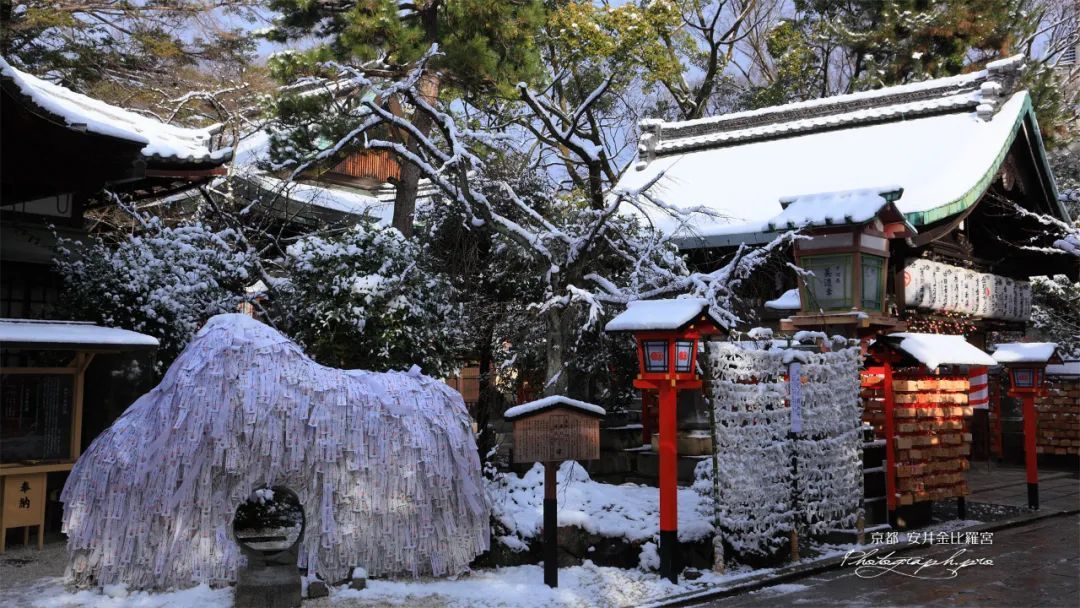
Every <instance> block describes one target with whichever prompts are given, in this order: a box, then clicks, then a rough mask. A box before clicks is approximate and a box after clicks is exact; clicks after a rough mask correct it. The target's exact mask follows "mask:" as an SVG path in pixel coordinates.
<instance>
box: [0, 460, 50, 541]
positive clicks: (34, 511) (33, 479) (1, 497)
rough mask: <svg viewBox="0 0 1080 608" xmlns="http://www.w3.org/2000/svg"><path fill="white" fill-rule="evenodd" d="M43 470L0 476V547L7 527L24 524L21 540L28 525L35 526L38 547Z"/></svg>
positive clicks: (42, 520)
mask: <svg viewBox="0 0 1080 608" xmlns="http://www.w3.org/2000/svg"><path fill="white" fill-rule="evenodd" d="M46 477H47V474H46V473H31V474H29V475H6V476H4V477H0V480H3V485H2V486H0V503H2V504H0V507H2V509H0V551H3V550H4V537H5V536H7V534H6V532H7V530H8V528H24V527H25V528H26V535H25V536H24V537H23V538H24V541H23V542H26V540H27V539H28V538H29V532H30V526H37V529H38V549H40V548H41V545H42V542H43V541H44V538H45V534H44V523H45V481H46Z"/></svg>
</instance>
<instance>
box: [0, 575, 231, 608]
mask: <svg viewBox="0 0 1080 608" xmlns="http://www.w3.org/2000/svg"><path fill="white" fill-rule="evenodd" d="M0 605H2V606H20V607H26V608H191V607H198V608H232V605H233V590H232V587H225V588H222V589H211V588H210V587H209V586H207V585H199V586H198V587H191V588H190V589H182V590H180V591H170V592H167V593H149V592H146V591H132V592H129V591H128V590H127V588H126V587H125V586H124V585H107V586H106V587H105V588H104V589H94V590H89V589H84V590H81V591H71V590H70V589H68V588H67V587H65V586H64V579H63V578H62V577H58V576H57V577H48V578H42V579H38V581H36V582H35V583H34V584H33V585H30V586H28V587H23V588H19V589H7V590H5V591H4V592H3V593H0Z"/></svg>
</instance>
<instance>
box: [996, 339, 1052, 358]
mask: <svg viewBox="0 0 1080 608" xmlns="http://www.w3.org/2000/svg"><path fill="white" fill-rule="evenodd" d="M995 346H996V348H995V350H994V361H997V362H998V363H1047V362H1049V361H1050V359H1051V358H1052V357H1053V356H1054V352H1055V351H1056V350H1057V344H1056V343H1054V342H1006V343H1004V344H997V345H995Z"/></svg>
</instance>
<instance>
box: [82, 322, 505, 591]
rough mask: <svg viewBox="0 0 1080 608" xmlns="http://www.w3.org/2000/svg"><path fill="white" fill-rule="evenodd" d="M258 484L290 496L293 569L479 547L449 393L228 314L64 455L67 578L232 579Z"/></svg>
mask: <svg viewBox="0 0 1080 608" xmlns="http://www.w3.org/2000/svg"><path fill="white" fill-rule="evenodd" d="M264 486H287V487H289V488H291V489H293V490H294V491H295V492H296V494H297V495H298V497H299V500H300V503H301V504H302V505H303V508H304V515H305V519H306V521H307V525H306V528H307V531H306V533H305V534H304V537H303V540H302V542H301V543H300V546H299V551H298V560H297V566H298V567H301V568H307V569H308V572H309V573H311V574H317V575H318V576H319V577H320V578H322V579H323V580H327V581H339V580H342V579H345V578H347V577H348V576H349V573H350V572H351V570H352V568H354V567H357V566H362V567H364V568H366V569H367V571H368V572H369V573H370V574H372V575H400V574H406V575H411V576H419V575H424V574H431V575H435V576H440V575H453V574H457V573H460V572H462V571H464V570H465V569H466V568H467V567H468V564H469V562H470V561H472V559H473V558H474V557H476V556H477V555H479V554H480V553H482V552H483V551H485V550H487V548H488V542H489V532H490V531H489V510H488V504H487V500H486V497H485V494H484V491H483V486H482V480H481V474H480V461H479V458H478V455H477V452H476V443H475V440H474V438H473V435H472V432H471V425H470V419H469V416H468V413H467V411H466V409H465V405H464V403H463V402H462V399H461V396H460V395H459V394H458V393H456V392H455V391H454V390H453V389H451V388H450V387H448V386H447V385H446V384H444V383H442V382H439V381H437V380H434V379H432V378H428V377H426V376H423V375H421V374H420V373H419V371H418V370H416V368H414V369H413V370H411V371H410V372H390V373H373V372H364V371H357V370H351V371H346V370H340V369H333V368H328V367H324V366H322V365H319V364H317V363H315V362H314V361H312V360H310V359H309V358H307V356H305V355H304V353H303V352H302V351H301V349H300V347H299V346H297V345H296V344H294V343H293V342H291V341H290V340H289V339H288V338H286V337H285V336H283V335H281V334H280V333H278V332H277V331H276V330H274V329H271V328H270V327H267V326H266V325H263V324H262V323H259V322H258V321H255V320H254V319H251V318H249V317H246V316H244V315H236V314H233V315H219V316H216V317H213V318H212V319H210V320H209V322H207V324H206V326H205V327H203V329H202V330H201V331H200V332H199V333H198V335H196V336H195V338H194V339H193V340H192V342H191V344H189V345H188V347H187V348H186V349H185V350H184V352H183V353H181V355H180V356H179V357H178V358H177V360H176V361H175V362H174V363H173V365H172V366H171V367H170V368H169V371H168V373H166V375H165V378H164V379H163V380H162V382H161V384H159V385H158V386H157V387H156V388H154V389H153V390H152V391H150V392H149V393H147V394H146V395H144V396H143V397H141V398H140V399H139V400H138V401H136V402H135V404H134V405H132V406H131V408H129V409H128V411H127V412H126V413H125V414H124V415H123V416H122V417H121V418H120V419H119V420H117V421H116V423H115V424H113V426H112V427H110V428H109V429H108V430H107V431H105V432H104V433H103V434H102V435H101V436H100V437H98V439H97V440H95V441H94V443H93V444H92V445H91V446H90V449H88V450H87V451H86V453H85V454H84V455H83V456H82V458H81V459H80V460H79V461H78V463H76V465H75V468H74V469H73V470H72V473H71V478H70V479H69V480H68V483H67V486H66V487H65V488H64V492H63V495H62V497H61V500H62V501H63V502H64V527H63V530H64V532H65V533H67V535H68V551H69V555H70V564H69V571H70V575H71V577H72V578H73V580H74V582H75V583H76V584H79V585H91V584H96V585H106V584H113V583H126V584H128V585H130V586H131V587H133V588H142V589H151V588H158V589H160V588H167V587H185V586H191V585H195V584H199V583H210V584H228V583H231V582H234V581H235V580H236V574H237V570H238V568H239V567H240V566H241V565H242V564H243V557H242V555H241V553H240V551H239V549H238V548H237V545H236V543H235V542H234V539H233V538H232V519H233V514H234V512H235V511H236V508H237V506H238V505H239V504H241V503H242V502H244V500H245V499H247V498H248V496H249V495H250V493H251V492H252V491H253V490H255V489H257V488H260V487H264Z"/></svg>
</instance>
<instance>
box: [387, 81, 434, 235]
mask: <svg viewBox="0 0 1080 608" xmlns="http://www.w3.org/2000/svg"><path fill="white" fill-rule="evenodd" d="M439 81H440V79H439V76H438V74H434V73H431V72H425V73H424V75H423V76H421V77H420V82H419V91H418V92H419V94H420V97H421V98H422V99H423V100H424V101H426V102H427V103H429V104H432V105H435V101H436V99H437V98H438V97H439ZM413 126H414V127H416V130H417V131H419V132H420V133H421V134H422V135H423V136H425V137H426V136H427V135H428V134H429V133H431V117H430V116H428V114H427V113H426V112H416V114H415V118H414V119H413ZM398 133H399V134H400V136H401V137H402V138H404V139H405V141H406V145H407V146H408V148H409V151H410V152H413V153H414V154H419V153H420V146H419V145H418V144H417V143H416V141H415V140H414V139H413V138H412V137H410V136H408V135H406V134H405V133H404V132H402V131H399V132H398ZM400 162H401V177H400V178H399V179H398V183H397V188H396V192H395V194H394V218H393V222H392V226H393V227H394V228H397V230H398V232H400V233H401V234H402V235H404V236H405V238H410V237H412V234H413V219H414V217H415V216H416V195H417V192H418V190H419V187H418V186H419V183H420V177H421V175H422V172H421V171H420V167H417V166H416V165H414V164H412V163H410V162H405V161H404V159H402V160H401V161H400Z"/></svg>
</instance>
